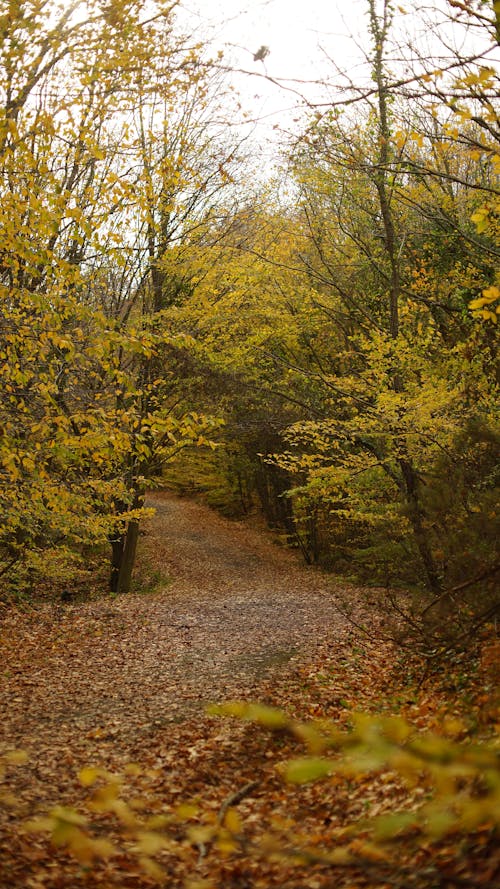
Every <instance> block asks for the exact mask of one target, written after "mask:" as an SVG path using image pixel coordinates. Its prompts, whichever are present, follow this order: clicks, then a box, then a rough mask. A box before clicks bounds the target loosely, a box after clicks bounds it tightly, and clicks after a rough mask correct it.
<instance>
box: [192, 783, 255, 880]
mask: <svg viewBox="0 0 500 889" xmlns="http://www.w3.org/2000/svg"><path fill="white" fill-rule="evenodd" d="M258 786H259V782H258V781H249V782H248V784H244V785H243V787H240V789H239V790H235V791H234V793H230V794H229V796H227V797H226V799H225V800H224V801H223V803H222V805H221V807H220V809H219V814H218V815H217V825H218V826H219V827H220V826H221V825H222V823H223V821H224V818H225V817H226V814H227V810H228V809H230V808H231V807H232V806H237V805H238V803H241V801H242V799H245V797H246V796H249V794H250V793H252V791H253V790H255V788H256V787H258ZM196 845H197V846H198V849H199V850H200V852H199V855H198V867H200V865H201V863H202V861H203V859H204V858H206V855H207V852H208V846H209V845H210V843H208V844H207V843H196Z"/></svg>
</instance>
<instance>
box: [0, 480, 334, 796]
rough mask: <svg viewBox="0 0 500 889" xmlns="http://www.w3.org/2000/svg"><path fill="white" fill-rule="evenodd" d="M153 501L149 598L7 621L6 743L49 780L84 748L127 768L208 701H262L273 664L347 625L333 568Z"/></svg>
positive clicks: (212, 517) (180, 503)
mask: <svg viewBox="0 0 500 889" xmlns="http://www.w3.org/2000/svg"><path fill="white" fill-rule="evenodd" d="M150 505H151V506H154V507H155V509H156V515H155V516H154V518H152V519H150V520H149V521H148V522H147V523H146V525H145V530H146V533H145V535H144V536H143V537H142V538H141V552H140V553H139V562H140V563H143V564H147V565H148V566H151V565H154V566H155V574H156V582H157V587H156V589H155V591H154V592H153V593H144V592H143V593H142V594H140V593H136V594H134V595H131V596H127V597H120V598H117V599H103V600H100V601H97V602H90V603H83V604H74V605H70V606H62V605H61V606H56V607H54V606H53V605H52V606H47V607H46V608H45V609H42V610H40V611H36V612H34V613H33V612H32V613H28V614H26V615H25V616H21V617H20V616H19V614H17V615H16V616H15V617H14V616H13V615H11V614H9V613H8V614H7V616H6V620H5V623H4V627H3V630H2V640H1V650H0V655H1V656H2V657H3V682H2V687H1V688H0V711H1V712H2V714H4V718H3V720H2V724H1V728H0V751H1V750H2V749H4V750H5V749H10V748H24V749H27V750H28V751H29V753H30V762H32V763H33V774H32V780H36V781H38V782H40V783H45V786H46V787H50V786H51V784H52V783H53V776H54V771H57V768H58V765H56V763H57V764H60V763H61V762H65V763H66V764H68V765H73V764H74V765H75V766H77V765H79V764H80V763H84V762H88V761H89V747H90V748H91V751H92V753H91V756H92V759H93V760H97V761H103V760H108V761H109V762H110V763H113V764H115V763H118V764H119V763H120V761H123V760H126V759H127V758H129V757H130V755H131V752H133V751H134V750H139V749H140V747H141V743H142V741H144V743H150V742H151V735H154V734H155V733H156V732H158V731H160V730H162V729H164V728H165V726H166V725H168V724H169V723H170V724H171V723H175V722H182V721H183V720H184V719H186V718H190V717H192V716H193V714H196V713H201V712H202V710H203V707H204V705H205V704H206V703H207V702H210V701H217V700H224V699H228V698H232V697H245V698H250V699H255V698H256V697H258V685H259V681H261V680H262V679H263V677H265V676H268V675H269V672H270V671H273V670H280V671H282V670H283V669H284V668H285V665H286V663H287V662H288V661H289V659H290V658H292V657H294V659H295V658H301V657H307V656H313V655H314V648H315V642H316V643H318V644H324V641H325V638H329V639H332V640H333V641H332V644H335V639H339V640H340V639H341V638H342V637H343V636H345V634H346V632H347V627H346V621H345V619H344V618H343V617H342V616H341V615H340V614H339V612H338V610H337V609H336V607H335V603H334V598H333V596H332V592H331V590H328V591H327V588H326V584H327V582H329V581H327V580H326V579H325V576H324V575H322V574H321V573H320V572H318V571H315V570H313V569H308V568H306V567H305V566H303V564H302V563H301V561H299V559H298V557H295V556H294V555H293V554H292V553H289V552H287V551H285V550H282V549H280V548H279V547H277V546H276V545H275V544H273V543H272V542H271V541H270V540H269V539H268V538H267V537H266V536H265V535H263V534H260V533H258V532H257V531H253V530H251V529H249V528H248V527H246V526H245V525H244V524H243V523H238V522H231V521H227V520H225V519H223V518H221V517H220V516H218V515H216V514H215V513H214V512H212V511H210V510H208V509H207V508H206V507H204V506H202V505H199V504H196V503H192V502H189V501H186V500H182V499H178V498H176V497H173V496H171V495H168V494H165V493H155V494H154V495H152V496H151V498H150ZM158 579H159V582H158ZM31 792H32V788H31Z"/></svg>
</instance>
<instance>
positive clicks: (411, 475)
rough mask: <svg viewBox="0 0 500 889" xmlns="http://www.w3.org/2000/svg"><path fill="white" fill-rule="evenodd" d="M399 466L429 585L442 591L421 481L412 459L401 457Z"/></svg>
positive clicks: (410, 517)
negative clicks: (421, 498)
mask: <svg viewBox="0 0 500 889" xmlns="http://www.w3.org/2000/svg"><path fill="white" fill-rule="evenodd" d="M399 466H400V468H401V473H402V476H403V479H404V482H405V494H406V505H407V508H408V518H409V520H410V523H411V527H412V531H413V536H414V538H415V543H416V544H417V548H418V552H419V555H420V559H421V561H422V564H423V566H424V570H425V575H426V581H427V586H428V587H429V589H431V590H432V592H433V593H440V592H441V589H442V587H441V579H440V577H439V572H438V570H437V568H436V563H435V561H434V557H433V555H432V550H431V548H430V546H429V539H428V535H427V532H426V530H425V527H424V524H423V513H422V509H421V506H420V501H419V496H418V487H419V481H418V476H417V473H416V472H415V470H414V468H413V466H412V463H411V461H410V460H408V459H405V458H401V459H400V460H399Z"/></svg>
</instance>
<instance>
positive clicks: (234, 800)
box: [217, 781, 259, 824]
mask: <svg viewBox="0 0 500 889" xmlns="http://www.w3.org/2000/svg"><path fill="white" fill-rule="evenodd" d="M258 786H259V782H258V781H249V782H248V784H245V785H244V786H243V787H241V788H240V789H239V790H235V792H234V793H231V794H230V795H229V796H228V797H226V799H225V800H224V802H223V803H222V805H221V807H220V809H219V814H218V816H217V824H222V822H223V821H224V818H225V817H226V813H227V810H228V809H230V808H231V806H237V805H238V803H241V801H242V799H245V797H246V796H249V795H250V794H251V793H252V791H253V790H255V788H256V787H258Z"/></svg>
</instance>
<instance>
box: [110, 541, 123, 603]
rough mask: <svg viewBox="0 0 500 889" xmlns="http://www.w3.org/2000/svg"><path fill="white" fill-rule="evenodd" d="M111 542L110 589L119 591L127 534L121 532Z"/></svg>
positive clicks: (113, 591) (114, 591)
mask: <svg viewBox="0 0 500 889" xmlns="http://www.w3.org/2000/svg"><path fill="white" fill-rule="evenodd" d="M110 543H111V573H110V576H109V589H110V592H112V593H117V592H118V584H119V578H120V568H121V565H122V560H123V550H124V547H125V534H119V535H118V536H117V537H112V538H111V539H110Z"/></svg>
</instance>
